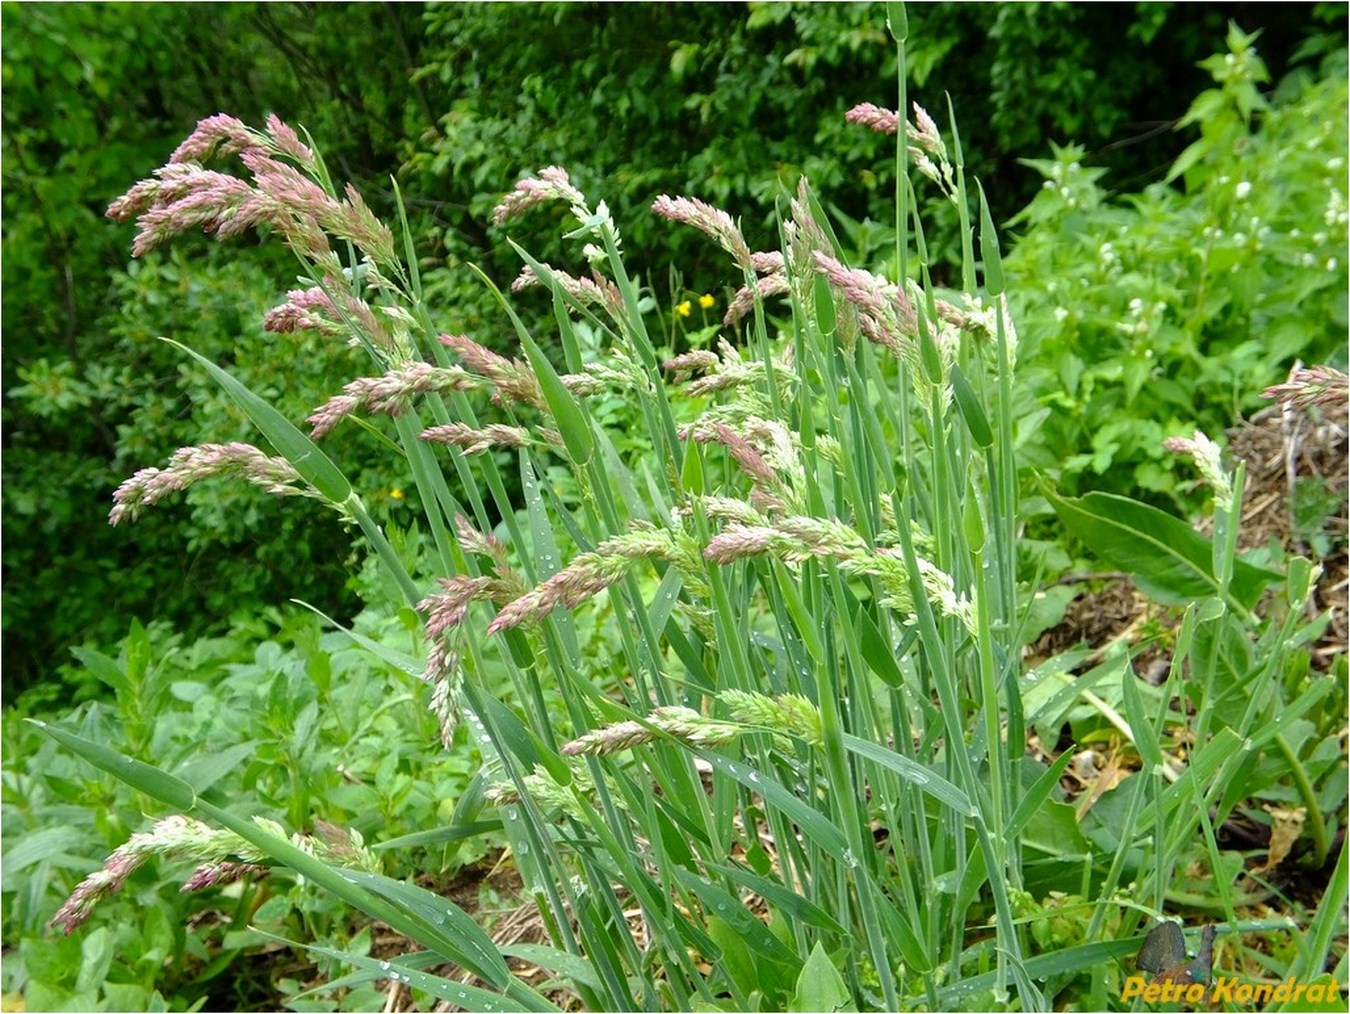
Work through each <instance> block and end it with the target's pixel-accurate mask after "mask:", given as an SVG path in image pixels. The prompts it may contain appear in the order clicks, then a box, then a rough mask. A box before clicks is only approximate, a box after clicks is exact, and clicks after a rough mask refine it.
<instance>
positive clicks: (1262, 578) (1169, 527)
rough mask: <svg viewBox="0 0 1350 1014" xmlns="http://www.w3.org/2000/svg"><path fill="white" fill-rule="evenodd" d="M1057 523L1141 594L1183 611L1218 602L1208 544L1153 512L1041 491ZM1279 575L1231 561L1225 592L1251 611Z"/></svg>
mask: <svg viewBox="0 0 1350 1014" xmlns="http://www.w3.org/2000/svg"><path fill="white" fill-rule="evenodd" d="M1044 492H1045V496H1046V498H1047V499H1048V500H1049V501H1050V504H1051V505H1052V506H1053V507H1054V508H1055V513H1057V514H1058V515H1059V518H1060V520H1061V521H1063V522H1064V524H1065V525H1066V526H1068V528H1069V530H1070V531H1071V532H1073V534H1074V535H1076V536H1078V538H1080V539H1081V540H1082V541H1083V542H1084V543H1085V544H1086V545H1087V546H1089V547H1091V549H1092V551H1093V552H1094V553H1096V554H1097V555H1098V556H1099V557H1101V559H1103V560H1105V561H1106V562H1107V563H1109V564H1111V565H1112V566H1115V567H1119V568H1120V569H1121V570H1125V571H1129V572H1130V573H1131V574H1132V575H1134V578H1135V583H1136V584H1137V585H1138V586H1139V588H1140V590H1141V591H1143V592H1144V593H1145V594H1147V595H1149V596H1151V597H1153V598H1155V599H1157V600H1158V601H1159V602H1163V603H1167V604H1174V605H1183V604H1186V603H1188V602H1192V601H1194V600H1197V599H1203V598H1209V597H1211V596H1217V595H1219V594H1220V593H1221V591H1222V589H1221V588H1220V587H1219V583H1218V581H1217V579H1216V578H1215V576H1214V564H1213V550H1212V548H1211V546H1210V541H1209V540H1208V539H1206V538H1205V537H1204V536H1202V535H1200V534H1199V533H1198V532H1196V531H1195V530H1193V529H1192V528H1191V527H1190V526H1189V525H1187V524H1186V523H1185V522H1183V521H1181V520H1179V519H1178V518H1174V517H1172V515H1170V514H1166V513H1164V512H1163V511H1160V510H1158V509H1157V508H1156V507H1150V506H1149V505H1148V504H1142V503H1139V502H1138V501H1137V500H1131V499H1129V498H1128V497H1123V496H1115V495H1113V494H1110V493H1089V494H1088V495H1087V496H1084V497H1078V498H1073V497H1061V496H1059V495H1058V494H1056V493H1055V492H1054V491H1053V490H1051V489H1049V488H1046V489H1045V490H1044ZM1280 579H1281V575H1279V574H1276V573H1274V572H1273V571H1268V570H1262V569H1260V568H1258V567H1253V566H1251V565H1250V564H1247V563H1243V562H1242V561H1240V560H1239V561H1236V562H1235V565H1234V568H1233V580H1232V584H1231V585H1230V587H1229V592H1230V594H1231V595H1232V596H1233V598H1234V599H1235V600H1236V601H1237V602H1239V603H1240V604H1241V605H1242V606H1243V607H1244V608H1247V609H1250V608H1251V607H1252V606H1254V605H1255V604H1256V600H1257V599H1259V598H1260V597H1261V590H1262V589H1263V588H1264V587H1265V586H1266V585H1267V584H1269V583H1270V582H1272V581H1278V580H1280Z"/></svg>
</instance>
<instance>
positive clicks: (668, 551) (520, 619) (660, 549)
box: [487, 523, 697, 634]
mask: <svg viewBox="0 0 1350 1014" xmlns="http://www.w3.org/2000/svg"><path fill="white" fill-rule="evenodd" d="M639 560H664V561H666V562H668V563H673V564H675V565H676V566H678V567H680V568H681V569H682V570H685V569H690V568H691V567H696V566H697V562H696V557H695V554H694V550H693V548H692V546H691V545H690V544H689V540H688V537H687V536H685V537H683V542H682V539H681V533H678V532H676V531H674V530H671V529H666V528H656V527H654V526H652V525H649V524H643V523H634V525H633V527H632V528H631V529H629V530H628V531H626V532H624V533H623V534H621V535H616V536H614V537H612V538H609V539H606V540H605V541H604V542H602V543H600V544H599V545H598V546H596V547H595V549H593V550H591V551H590V552H587V553H582V554H581V555H579V556H577V557H576V558H575V559H574V560H572V561H571V562H570V563H569V564H568V565H567V566H566V567H564V568H563V569H562V570H560V571H558V572H557V573H556V574H554V575H553V576H552V577H550V578H549V579H548V580H546V581H544V582H543V583H542V584H539V585H536V586H535V587H534V588H532V589H530V590H529V591H527V592H526V593H525V594H524V595H521V596H520V597H519V598H517V599H515V600H514V601H512V602H509V603H507V604H506V605H505V606H503V607H502V609H501V610H500V611H499V612H498V613H497V616H496V617H495V618H494V619H493V621H492V622H491V623H490V624H488V628H487V632H488V633H489V634H497V633H500V632H501V631H503V630H510V629H511V628H512V627H518V626H520V625H521V624H533V623H539V622H540V621H542V620H543V619H544V617H546V616H547V615H548V614H549V613H551V612H552V611H553V610H554V609H556V608H558V607H559V606H564V607H566V608H568V609H575V608H576V607H577V606H579V605H581V603H583V602H585V601H586V600H587V599H590V598H593V597H594V596H596V595H598V594H599V593H600V592H602V591H604V590H605V589H606V588H608V587H610V586H611V585H612V584H614V583H615V582H616V581H619V580H621V579H622V578H623V576H624V575H625V574H626V573H627V572H628V568H629V567H631V566H632V565H633V564H634V563H635V562H637V561H639Z"/></svg>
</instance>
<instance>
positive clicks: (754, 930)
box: [674, 867, 800, 974]
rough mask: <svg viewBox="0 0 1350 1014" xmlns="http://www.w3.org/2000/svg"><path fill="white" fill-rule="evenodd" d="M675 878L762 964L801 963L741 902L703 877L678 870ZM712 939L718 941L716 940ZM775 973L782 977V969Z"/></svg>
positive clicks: (776, 970)
mask: <svg viewBox="0 0 1350 1014" xmlns="http://www.w3.org/2000/svg"><path fill="white" fill-rule="evenodd" d="M674 874H675V876H676V878H677V879H678V880H679V881H680V883H681V884H683V885H684V886H685V887H686V888H688V889H689V890H690V891H693V892H694V894H696V895H698V899H699V901H701V902H703V905H704V907H705V908H706V909H707V910H708V914H709V916H711V917H712V918H713V919H721V920H722V921H723V922H725V923H726V924H727V925H728V926H729V927H731V928H732V929H733V930H735V931H736V933H737V934H738V935H739V936H740V937H741V938H742V939H743V940H745V941H746V942H747V943H748V944H750V946H751V947H752V948H753V950H754V951H755V952H756V953H757V955H758V956H759V958H760V959H761V960H763V961H768V962H773V963H774V964H775V965H779V966H781V965H784V964H788V965H793V966H794V967H795V965H796V963H797V961H798V960H800V959H799V958H798V957H797V956H796V955H795V954H793V953H792V951H790V950H788V948H786V947H785V946H783V943H782V942H781V941H780V940H779V939H778V938H777V937H776V936H774V935H773V934H772V933H770V932H769V927H767V926H765V925H764V923H762V922H760V921H759V919H757V918H756V917H755V916H754V914H753V913H752V912H751V911H750V910H749V909H747V908H746V907H745V904H744V902H742V901H741V899H740V898H738V897H736V896H735V895H734V894H731V893H729V892H728V891H726V890H725V889H723V888H721V887H718V886H717V885H715V884H710V883H708V881H706V880H704V879H703V878H702V877H700V876H698V875H697V874H695V873H691V872H689V871H688V870H685V869H680V868H678V867H677V868H676V869H675V870H674ZM713 939H714V940H716V939H717V938H716V937H714V938H713ZM774 971H775V973H777V974H781V973H782V969H781V968H777V969H775V970H774Z"/></svg>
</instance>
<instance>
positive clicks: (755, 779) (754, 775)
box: [750, 771, 759, 785]
mask: <svg viewBox="0 0 1350 1014" xmlns="http://www.w3.org/2000/svg"><path fill="white" fill-rule="evenodd" d="M750 780H751V781H752V782H754V783H755V784H756V785H758V784H759V772H757V771H751V772H750Z"/></svg>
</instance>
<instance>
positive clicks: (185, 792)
mask: <svg viewBox="0 0 1350 1014" xmlns="http://www.w3.org/2000/svg"><path fill="white" fill-rule="evenodd" d="M26 721H29V722H32V723H33V724H34V725H36V726H37V727H38V728H39V729H41V730H42V731H43V732H45V733H46V734H47V735H48V736H50V737H52V739H54V740H56V741H57V742H58V743H60V744H61V745H62V746H64V747H66V748H67V749H69V750H70V751H71V752H72V753H74V754H76V755H77V756H79V757H83V758H84V759H85V760H87V761H88V762H89V763H90V764H92V765H94V767H96V768H100V769H102V770H103V771H106V772H108V774H110V775H112V776H113V777H114V778H116V779H118V780H120V781H123V782H126V783H127V784H128V785H130V786H131V787H132V788H133V789H136V790H138V791H140V792H144V793H145V794H146V795H147V796H153V797H154V798H155V799H158V800H160V801H161V802H163V803H165V804H166V805H168V806H171V807H173V808H174V809H175V810H182V811H183V812H184V813H186V812H187V811H189V810H191V809H192V808H193V807H194V806H195V805H196V803H197V793H196V792H194V791H193V789H192V786H191V785H189V784H188V783H187V782H185V781H183V779H181V778H175V777H174V776H173V775H171V774H168V773H166V772H164V771H161V770H159V768H155V767H151V766H150V765H149V764H146V763H144V762H143V761H138V760H136V759H134V758H132V757H127V756H125V755H123V754H120V753H118V752H117V751H116V750H114V749H112V748H111V747H107V746H104V745H103V744H102V743H95V742H94V741H93V740H92V739H85V738H84V737H83V736H77V735H76V734H75V733H73V732H68V731H67V730H65V729H62V728H60V727H59V726H55V725H48V724H47V723H46V722H43V721H39V720H38V719H36V718H29V719H26Z"/></svg>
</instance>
